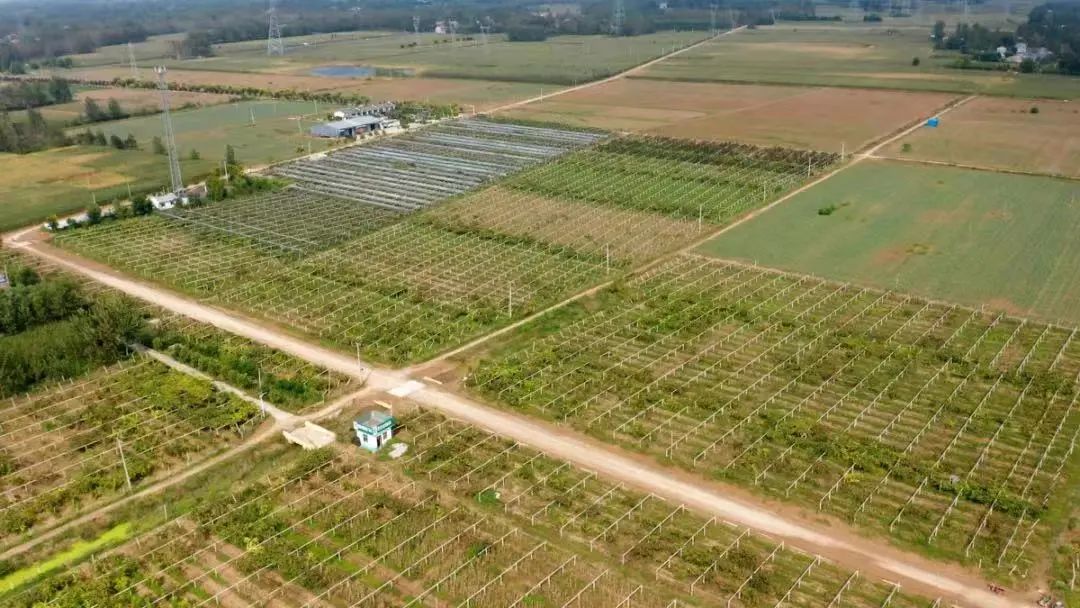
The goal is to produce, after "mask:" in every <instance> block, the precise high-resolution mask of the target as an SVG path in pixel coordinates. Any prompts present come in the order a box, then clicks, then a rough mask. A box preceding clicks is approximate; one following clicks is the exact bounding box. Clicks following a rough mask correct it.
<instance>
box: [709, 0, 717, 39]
mask: <svg viewBox="0 0 1080 608" xmlns="http://www.w3.org/2000/svg"><path fill="white" fill-rule="evenodd" d="M717 8H718V7H717V6H716V3H715V2H713V3H712V4H710V5H709V31H710V32H712V33H713V35H714V36H715V35H716V9H717Z"/></svg>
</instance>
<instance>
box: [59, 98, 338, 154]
mask: <svg viewBox="0 0 1080 608" xmlns="http://www.w3.org/2000/svg"><path fill="white" fill-rule="evenodd" d="M324 110H325V108H319V111H318V113H317V112H316V105H315V103H314V102H299V101H241V102H237V103H229V104H221V105H216V106H210V107H204V108H195V109H191V110H181V111H178V112H173V114H172V123H173V129H174V130H175V132H176V147H177V149H178V150H179V152H180V155H181V156H182V157H188V156H190V154H191V152H192V151H193V150H197V151H198V152H199V154H200V155H201V156H202V157H203V159H204V160H210V161H218V162H220V161H221V160H222V159H223V158H225V146H226V145H232V147H233V148H235V149H236V156H237V158H238V159H239V160H240V162H242V163H244V164H247V165H261V164H265V163H271V162H275V161H280V160H286V159H289V158H292V157H295V156H297V155H298V148H299V149H301V150H303V151H304V152H306V151H307V144H308V142H310V141H312V139H311V138H310V137H308V135H307V132H308V129H309V128H310V127H311V126H313V125H314V124H316V123H318V122H325V120H326V116H325V115H324V112H323V111H324ZM253 118H254V122H252V119H253ZM91 128H92V129H93V130H98V129H100V130H102V131H104V132H105V135H106V136H110V135H117V136H119V137H121V138H124V137H127V135H128V134H132V135H134V136H135V139H136V140H137V141H138V142H139V145H140V147H141V150H142V152H143V153H144V154H145V155H152V154H153V153H152V152H151V150H150V142H151V140H152V138H153V137H155V136H159V137H160V136H161V133H162V126H161V116H159V115H154V116H141V117H138V118H129V119H126V120H117V121H110V122H106V123H100V124H96V125H92V126H91ZM82 129H83V128H82V127H80V128H78V129H74V130H73V132H77V131H79V130H82ZM316 143H318V144H319V145H320V146H322V147H325V145H326V144H325V143H324V142H321V141H318V142H316ZM157 158H160V159H161V163H162V164H163V165H165V161H164V158H163V157H157ZM165 166H166V169H167V165H165Z"/></svg>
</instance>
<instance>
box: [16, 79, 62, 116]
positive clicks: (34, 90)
mask: <svg viewBox="0 0 1080 608" xmlns="http://www.w3.org/2000/svg"><path fill="white" fill-rule="evenodd" d="M73 99H75V94H74V93H73V92H72V91H71V83H69V82H68V81H67V80H64V79H63V78H50V79H49V80H37V81H28V80H23V81H18V82H13V83H10V84H6V85H3V86H0V111H2V110H25V109H29V108H40V107H42V106H48V105H53V104H58V103H68V102H69V101H71V100H73Z"/></svg>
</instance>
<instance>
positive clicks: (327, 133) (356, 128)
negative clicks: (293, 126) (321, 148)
mask: <svg viewBox="0 0 1080 608" xmlns="http://www.w3.org/2000/svg"><path fill="white" fill-rule="evenodd" d="M382 121H383V118H381V117H379V116H354V117H352V118H345V119H342V120H335V121H333V122H327V123H323V124H321V125H315V126H314V127H311V134H312V135H313V136H315V137H356V136H357V135H363V134H365V133H371V132H373V131H378V130H380V129H382Z"/></svg>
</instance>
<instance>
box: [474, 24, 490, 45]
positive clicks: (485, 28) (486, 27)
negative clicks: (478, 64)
mask: <svg viewBox="0 0 1080 608" xmlns="http://www.w3.org/2000/svg"><path fill="white" fill-rule="evenodd" d="M476 25H478V26H479V27H480V41H481V43H482V44H483V45H484V52H485V53H487V52H488V32H490V31H491V22H490V21H488V22H487V23H484V22H483V21H477V22H476Z"/></svg>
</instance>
